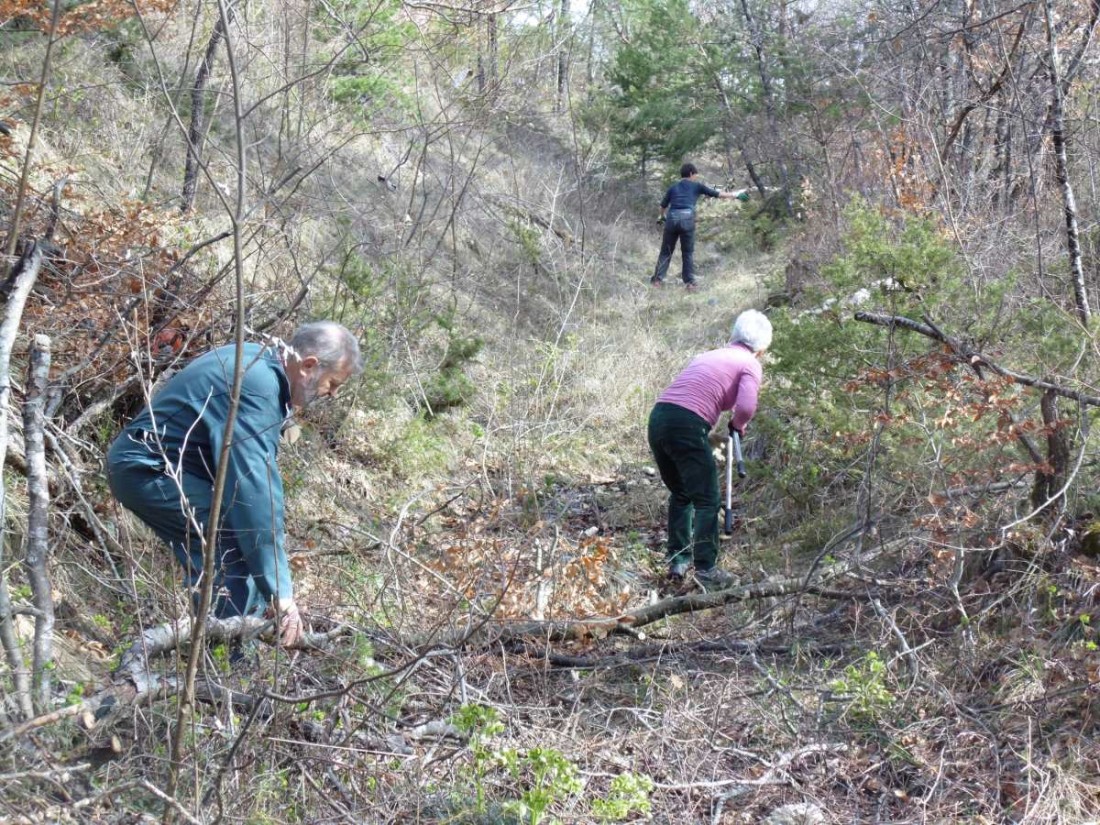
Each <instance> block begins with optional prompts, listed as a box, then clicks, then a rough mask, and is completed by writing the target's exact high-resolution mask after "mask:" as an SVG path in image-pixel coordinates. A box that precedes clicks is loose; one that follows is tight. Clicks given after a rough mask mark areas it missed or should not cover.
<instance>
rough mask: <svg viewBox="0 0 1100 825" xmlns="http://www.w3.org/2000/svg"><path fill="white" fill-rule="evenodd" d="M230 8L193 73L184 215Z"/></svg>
mask: <svg viewBox="0 0 1100 825" xmlns="http://www.w3.org/2000/svg"><path fill="white" fill-rule="evenodd" d="M233 8H234V7H233V6H232V5H230V6H228V7H227V9H226V14H225V16H224V17H222V16H220V15H219V17H218V20H217V22H215V23H214V31H212V32H211V33H210V41H209V42H208V43H207V44H206V53H205V54H204V55H203V57H202V63H200V64H199V70H198V72H196V73H195V85H194V86H193V87H192V88H191V125H190V127H189V128H188V130H187V161H186V163H185V164H184V168H183V191H182V192H181V194H180V212H183V213H185V214H186V213H187V212H190V211H191V208H192V207H193V206H194V205H195V191H196V189H197V188H198V183H199V169H200V167H201V166H202V143H203V135H204V134H205V133H206V106H205V100H206V84H207V83H208V82H209V81H210V71H211V69H212V68H213V67H214V56H215V54H217V51H218V46H219V45H220V44H221V41H222V38H223V37H225V32H226V29H227V28H228V26H229V23H231V22H233Z"/></svg>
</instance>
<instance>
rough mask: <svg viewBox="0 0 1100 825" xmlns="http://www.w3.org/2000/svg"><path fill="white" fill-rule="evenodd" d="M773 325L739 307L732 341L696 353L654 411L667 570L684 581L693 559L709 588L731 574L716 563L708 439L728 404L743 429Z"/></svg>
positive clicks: (713, 468)
mask: <svg viewBox="0 0 1100 825" xmlns="http://www.w3.org/2000/svg"><path fill="white" fill-rule="evenodd" d="M771 342H772V325H771V322H770V321H769V320H768V319H767V317H766V316H765V315H764V314H763V313H762V312H758V311H757V310H755V309H750V310H747V311H745V312H742V313H741V314H740V315H739V316H738V317H737V320H736V321H735V322H734V325H733V334H732V336H731V337H730V342H729V343H728V344H727V345H726V346H724V347H721V348H720V349H716V350H711V351H710V352H704V353H703V354H701V355H697V356H696V357H695V358H693V359H692V361H691V363H690V364H688V365H687V366H686V367H685V368H684V369H683V371H681V372H680V374H679V375H677V376H676V378H675V380H674V381H673V382H672V383H671V384H670V385H669V386H668V388H667V389H666V390H665V391H664V392H663V393H661V396H660V398H658V399H657V403H656V404H655V405H654V407H653V411H652V412H651V413H650V415H649V447H650V449H651V450H652V451H653V457H654V458H655V459H656V461H657V468H658V469H659V470H660V472H661V480H662V481H663V482H664V483H665V486H666V487H668V491H669V496H668V552H667V554H666V556H665V559H666V561H667V562H668V572H669V577H670V578H671V579H673V580H674V581H676V582H679V581H682V580H683V578H684V576H685V574H686V573H687V571H688V568H689V567H690V566H691V564H692V563H694V564H695V579H696V581H698V582H699V583H700V584H701V585H703V587H704V588H707V587H710V588H721V587H726V586H729V585H731V584H732V583H733V577H732V576H731V575H730V574H729V573H727V572H725V571H724V570H721V569H719V568H718V567H717V563H718V504H719V487H718V465H717V464H716V463H715V461H714V453H713V452H712V450H711V445H710V442H709V440H708V436H709V435H710V431H711V429H712V428H713V427H714V425H715V424H717V423H718V419H719V417H720V416H721V415H722V412H723V410H729V411H730V422H729V427H730V430H731V431H732V430H736V431H737V432H738V434H741V435H743V434H744V430H745V425H747V424H748V423H749V421H750V420H752V417H753V415H755V414H756V404H757V398H758V396H759V391H760V384H761V381H762V380H763V377H764V369H763V366H762V365H761V363H760V356H761V355H762V354H763V353H764V351H765V350H767V348H768V347H769V346H770V345H771Z"/></svg>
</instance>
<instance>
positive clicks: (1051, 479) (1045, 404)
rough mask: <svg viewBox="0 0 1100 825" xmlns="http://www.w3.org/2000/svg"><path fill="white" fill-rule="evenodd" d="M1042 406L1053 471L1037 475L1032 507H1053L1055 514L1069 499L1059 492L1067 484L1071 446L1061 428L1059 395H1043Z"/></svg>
mask: <svg viewBox="0 0 1100 825" xmlns="http://www.w3.org/2000/svg"><path fill="white" fill-rule="evenodd" d="M1039 406H1040V409H1041V410H1042V414H1043V425H1044V426H1045V427H1046V431H1047V464H1049V465H1050V472H1043V471H1040V472H1037V473H1036V474H1035V484H1034V486H1033V487H1032V488H1031V507H1032V509H1033V510H1036V511H1038V510H1040V509H1043V508H1050V509H1047V510H1046V512H1048V513H1053V512H1056V511H1057V508H1058V506H1059V504H1060V503H1061V502H1062V501H1064V500H1065V496H1064V495H1058V491H1059V490H1061V489H1062V487H1064V486H1065V483H1066V472H1067V470H1068V469H1069V444H1068V443H1067V439H1066V431H1065V430H1064V429H1061V428H1060V427H1059V426H1058V396H1057V395H1055V394H1054V393H1053V392H1051V391H1050V390H1047V391H1046V392H1044V393H1043V397H1042V399H1041V401H1040V402H1039Z"/></svg>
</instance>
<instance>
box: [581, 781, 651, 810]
mask: <svg viewBox="0 0 1100 825" xmlns="http://www.w3.org/2000/svg"><path fill="white" fill-rule="evenodd" d="M652 791H653V780H652V779H650V778H649V777H648V776H646V775H645V774H637V773H629V772H628V773H621V774H619V775H618V776H616V777H615V778H614V779H612V780H611V788H610V789H609V790H608V792H607V796H604V797H601V798H599V799H594V800H592V814H593V815H594V816H595V817H596V819H597V820H599V821H600V822H621V821H622V820H624V819H627V818H629V817H631V816H633V815H641V816H645V815H646V814H648V813H649V810H650V807H651V805H650V801H649V794H650V793H651V792H652Z"/></svg>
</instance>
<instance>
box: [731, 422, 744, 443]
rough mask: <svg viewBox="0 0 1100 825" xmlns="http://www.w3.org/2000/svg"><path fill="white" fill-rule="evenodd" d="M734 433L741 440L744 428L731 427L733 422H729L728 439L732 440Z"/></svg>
mask: <svg viewBox="0 0 1100 825" xmlns="http://www.w3.org/2000/svg"><path fill="white" fill-rule="evenodd" d="M734 433H737V437H738V438H742V439H743V438H744V437H745V428H744V427H735V426H733V422H732V421H731V422H730V438H733V434H734Z"/></svg>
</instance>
